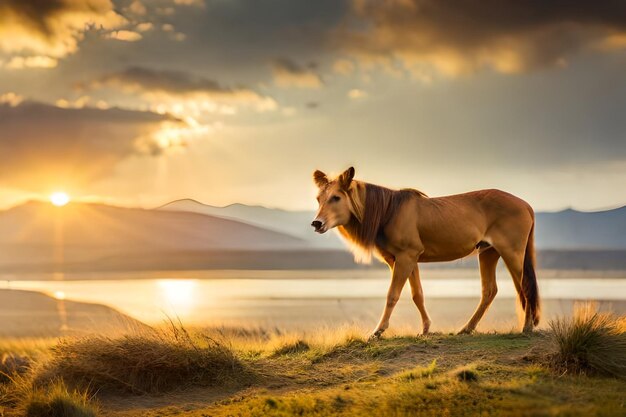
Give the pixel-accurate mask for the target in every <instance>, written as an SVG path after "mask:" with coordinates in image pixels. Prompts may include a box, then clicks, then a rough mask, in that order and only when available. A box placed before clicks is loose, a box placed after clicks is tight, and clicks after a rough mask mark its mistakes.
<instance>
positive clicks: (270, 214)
mask: <svg viewBox="0 0 626 417" xmlns="http://www.w3.org/2000/svg"><path fill="white" fill-rule="evenodd" d="M159 209H160V210H176V211H189V212H196V213H204V214H211V215H214V216H220V217H225V218H232V219H237V220H240V221H243V222H246V223H249V224H256V225H259V226H262V227H266V228H268V229H272V230H276V231H282V232H284V233H288V234H291V235H294V236H298V237H300V238H302V239H305V240H307V241H308V242H309V243H310V244H311V245H312V246H314V247H318V248H326V249H336V248H343V247H344V245H343V244H342V242H341V241H340V239H339V238H338V237H337V236H336V234H335V233H328V234H326V235H324V236H319V235H317V234H315V233H313V231H312V230H311V226H310V223H311V220H312V219H313V217H314V216H315V213H314V212H313V211H286V210H280V209H271V208H266V207H261V206H246V205H243V204H232V205H230V206H226V207H214V206H209V205H205V204H202V203H199V202H198V201H195V200H189V199H187V200H177V201H173V202H171V203H169V204H166V205H164V206H162V207H160V208H159ZM536 218H537V225H536V229H535V230H536V235H535V239H536V246H537V248H538V249H557V250H616V249H618V250H621V249H626V206H624V207H621V208H618V209H614V210H606V211H596V212H580V211H576V210H571V209H569V210H563V211H559V212H555V213H542V212H539V213H537V214H536ZM327 235H328V236H327Z"/></svg>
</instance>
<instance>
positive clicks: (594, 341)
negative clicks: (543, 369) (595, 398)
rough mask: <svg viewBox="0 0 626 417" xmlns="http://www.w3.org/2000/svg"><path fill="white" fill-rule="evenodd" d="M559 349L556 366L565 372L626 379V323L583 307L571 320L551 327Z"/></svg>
mask: <svg viewBox="0 0 626 417" xmlns="http://www.w3.org/2000/svg"><path fill="white" fill-rule="evenodd" d="M550 328H551V329H552V333H551V336H552V338H553V340H554V343H555V345H556V353H555V354H553V355H552V357H551V360H552V365H553V366H554V367H555V368H556V369H557V370H559V371H561V372H572V373H595V374H602V375H610V376H614V377H618V378H625V379H626V320H625V319H624V318H623V317H622V318H617V317H614V316H613V315H611V314H610V313H599V312H598V311H597V307H596V305H595V304H593V303H588V304H582V305H579V306H578V307H577V309H576V311H575V312H574V315H573V317H572V318H571V319H564V318H561V319H557V320H554V321H552V322H551V323H550Z"/></svg>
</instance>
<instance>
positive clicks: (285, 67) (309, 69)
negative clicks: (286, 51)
mask: <svg viewBox="0 0 626 417" xmlns="http://www.w3.org/2000/svg"><path fill="white" fill-rule="evenodd" d="M316 67H317V65H316V64H315V63H311V64H309V65H308V66H306V67H304V66H300V65H298V64H297V63H295V62H294V61H292V60H290V59H287V58H277V59H275V60H274V61H272V72H273V73H274V81H275V82H276V84H277V85H279V86H281V87H297V88H320V87H321V86H322V85H323V84H324V83H323V82H322V78H321V77H320V75H319V74H318V73H317V72H316V71H315V68H316Z"/></svg>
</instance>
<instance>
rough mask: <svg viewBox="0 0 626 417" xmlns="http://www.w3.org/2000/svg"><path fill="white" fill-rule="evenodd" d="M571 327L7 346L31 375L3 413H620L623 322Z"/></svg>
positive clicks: (2, 400) (178, 334)
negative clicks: (380, 336) (519, 331)
mask: <svg viewBox="0 0 626 417" xmlns="http://www.w3.org/2000/svg"><path fill="white" fill-rule="evenodd" d="M578 317H579V318H578V319H576V320H577V321H576V320H574V321H572V322H566V321H563V322H560V324H557V325H555V326H554V330H552V331H546V332H539V333H534V334H532V335H524V334H517V333H514V334H475V335H463V336H456V335H444V334H434V335H430V336H427V337H416V336H414V335H402V334H396V335H393V334H390V335H389V336H387V337H386V338H384V339H382V340H375V341H371V342H369V343H368V342H366V341H365V340H364V339H363V338H362V335H363V333H362V332H361V331H360V330H355V329H352V330H345V329H344V330H335V331H329V330H326V331H317V332H315V333H313V334H308V335H303V334H281V333H280V332H276V331H265V330H262V329H225V328H221V329H212V330H211V329H209V330H207V329H204V330H197V331H187V330H185V329H183V328H180V327H177V326H173V327H172V328H171V329H169V330H167V331H165V330H163V331H159V332H155V333H144V334H140V335H133V336H126V337H123V338H117V339H110V338H104V337H91V338H82V339H69V340H65V341H61V342H60V343H59V344H56V345H54V346H50V347H48V348H46V347H42V346H36V347H34V348H31V349H30V350H29V348H28V345H26V346H24V345H22V346H18V347H17V348H16V346H15V345H13V346H11V345H8V344H7V343H6V342H5V343H4V344H3V343H0V352H2V351H4V352H7V351H8V352H15V351H16V350H19V354H20V355H22V356H21V357H23V358H28V359H22V362H21V363H23V362H27V363H31V364H32V365H31V366H30V367H26V368H24V369H22V371H17V373H18V374H19V373H20V372H21V376H17V377H16V376H14V377H13V379H12V380H7V381H5V382H4V384H2V385H0V406H4V407H5V408H4V412H5V415H7V416H12V415H24V414H20V413H25V414H26V415H27V416H29V417H40V416H43V415H46V416H57V415H58V416H61V415H63V416H66V415H69V416H75V417H87V416H89V417H93V416H115V417H131V416H137V417H139V416H153V417H156V416H187V417H206V416H224V417H226V416H335V415H340V416H353V415H381V416H414V415H425V416H477V415H480V416H507V417H518V416H520V417H521V416H581V417H583V416H584V417H588V416H607V417H608V416H623V415H626V408H625V407H626V404H625V401H624V400H625V398H624V395H623V393H624V392H626V381H625V380H624V379H620V378H623V377H624V370H626V354H625V353H624V352H625V351H624V350H623V349H624V347H626V340H625V336H626V333H625V332H626V327H624V324H625V322H624V318H611V317H609V316H598V315H597V314H595V313H593V312H592V311H590V310H587V313H586V314H583V315H579V316H578ZM572 348H573V349H572ZM598 353H600V354H601V355H599V356H598ZM5 357H6V353H5ZM5 368H6V366H5ZM94 395H95V397H94ZM33 404H35V406H36V407H35V406H33ZM51 404H52V405H54V404H56V405H58V404H61V405H62V406H63V407H64V408H63V409H64V410H68V409H71V410H73V411H72V413H70V414H68V413H66V414H49V410H51V409H53V408H52V406H51ZM56 405H55V406H56ZM46 407H48V408H46ZM33 409H34V410H35V411H33ZM29 410H30V413H29ZM38 410H48V411H45V412H46V413H48V414H45V413H44V414H41V413H39V411H38Z"/></svg>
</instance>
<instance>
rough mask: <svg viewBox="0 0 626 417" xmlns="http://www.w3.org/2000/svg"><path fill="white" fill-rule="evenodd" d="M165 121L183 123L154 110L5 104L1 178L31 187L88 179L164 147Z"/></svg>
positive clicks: (0, 125)
mask: <svg viewBox="0 0 626 417" xmlns="http://www.w3.org/2000/svg"><path fill="white" fill-rule="evenodd" d="M164 123H166V124H171V125H180V122H179V121H178V120H177V119H174V118H172V117H171V116H167V115H160V114H155V113H150V112H140V111H130V110H122V109H117V108H111V109H106V110H101V109H95V108H80V109H64V108H60V107H55V106H52V105H49V104H44V103H39V102H29V101H24V102H21V103H20V102H19V101H17V100H13V102H10V103H8V102H7V103H4V104H2V103H0V131H2V135H0V180H1V181H2V183H3V184H6V185H10V186H15V187H21V188H25V189H32V190H40V189H46V187H49V186H59V185H61V186H70V185H80V184H85V183H89V182H91V181H93V180H95V179H97V178H100V177H102V176H105V175H108V174H110V173H111V172H112V170H113V169H114V167H115V166H116V165H117V163H119V162H120V161H121V160H123V159H125V158H127V157H129V156H132V155H141V154H156V153H160V152H161V151H163V150H164V148H165V147H167V145H168V144H167V143H160V142H159V141H158V140H157V137H156V136H155V134H156V133H157V132H159V131H160V129H162V128H163V127H164Z"/></svg>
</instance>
